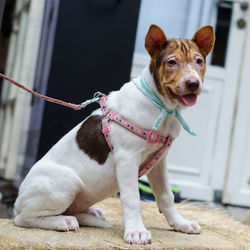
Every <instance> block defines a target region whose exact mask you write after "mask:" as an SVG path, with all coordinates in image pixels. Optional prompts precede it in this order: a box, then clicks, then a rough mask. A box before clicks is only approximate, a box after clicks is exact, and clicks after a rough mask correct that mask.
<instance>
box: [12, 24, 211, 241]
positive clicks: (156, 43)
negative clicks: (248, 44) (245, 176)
mask: <svg viewBox="0 0 250 250" xmlns="http://www.w3.org/2000/svg"><path fill="white" fill-rule="evenodd" d="M214 41H215V35H214V31H213V27H212V26H210V25H207V26H203V27H201V28H200V29H198V30H197V31H196V32H195V34H194V36H193V38H192V39H190V40H189V39H179V38H177V39H170V40H168V39H167V37H166V35H165V33H164V32H163V30H162V29H161V28H160V27H158V26H157V25H151V26H150V28H149V30H148V33H147V35H146V37H145V48H146V50H147V51H148V53H149V55H150V57H151V62H150V65H149V66H148V67H147V68H145V69H144V71H143V73H142V76H143V79H145V81H146V82H147V84H148V87H149V88H150V90H151V91H152V92H153V93H154V94H155V95H156V96H157V98H158V99H160V100H161V102H162V103H163V104H164V105H165V107H166V108H167V109H168V110H172V111H173V112H174V111H175V112H177V110H178V111H180V110H181V109H183V108H186V107H188V106H192V105H194V104H195V103H196V100H197V96H198V95H199V94H200V93H201V90H202V84H203V81H204V75H205V71H206V56H207V55H208V54H209V52H210V51H211V50H212V48H213V45H214ZM107 106H108V109H109V110H112V111H115V112H117V113H119V114H120V115H121V116H122V117H125V118H126V119H128V120H129V121H132V122H133V124H136V125H137V126H140V127H143V128H147V129H151V128H152V126H153V125H154V122H155V120H157V118H158V116H159V114H160V110H159V108H158V107H157V106H156V105H155V104H154V103H153V102H152V100H150V99H149V98H148V97H147V96H145V94H144V93H143V92H142V91H141V90H140V89H139V88H138V87H137V86H136V85H135V83H134V82H133V81H130V82H128V83H125V84H124V85H123V86H122V87H121V89H120V90H119V91H114V92H111V93H110V94H109V95H108V97H107ZM104 118H106V117H105V116H104V114H103V112H102V108H100V109H97V110H95V111H94V112H93V113H92V114H91V115H90V116H89V117H88V118H86V119H85V120H84V121H83V122H82V123H80V124H78V125H77V126H76V127H75V128H73V129H72V130H71V131H70V132H69V133H67V134H66V135H65V136H64V137H63V138H62V139H61V140H60V141H59V142H58V143H57V144H55V145H54V146H53V147H52V148H51V150H50V151H49V152H48V153H47V154H46V155H45V156H44V157H43V158H42V159H41V160H39V161H38V162H37V163H36V164H35V165H34V166H33V167H32V168H31V170H30V172H29V173H28V175H27V176H26V178H25V179H24V181H23V182H22V184H21V186H20V188H19V194H18V198H17V200H16V202H15V206H14V212H15V218H14V223H15V225H17V226H20V227H35V228H42V229H52V230H58V231H70V230H77V229H79V226H94V227H105V228H109V227H111V224H110V223H109V222H107V221H105V217H104V213H103V211H102V210H101V209H98V208H91V206H92V205H93V204H95V203H97V202H99V201H101V200H103V199H105V198H107V197H110V196H112V195H113V194H115V193H117V192H118V191H119V192H120V200H121V204H122V210H123V223H124V240H125V241H126V242H127V243H130V244H133V243H134V244H149V243H151V233H150V231H148V230H147V229H146V228H145V226H144V224H143V220H142V216H141V206H140V197H139V191H138V172H139V171H140V169H141V167H142V166H143V164H144V163H145V162H147V161H148V158H150V157H151V156H152V154H153V153H155V152H158V151H159V149H160V148H161V146H162V145H161V144H159V143H149V142H148V141H147V140H145V139H143V138H141V137H140V136H137V135H135V134H134V133H132V132H131V131H129V130H127V129H125V128H124V127H123V126H120V124H117V123H116V122H109V136H110V145H111V147H109V146H110V145H108V143H107V141H106V140H105V136H104V134H103V133H102V132H103V127H102V121H103V119H104ZM132 129H133V128H132ZM180 129H181V124H180V120H178V119H177V116H175V115H168V116H167V117H165V118H164V119H163V120H162V121H161V124H160V127H159V129H158V131H157V133H159V134H160V135H161V136H163V137H167V136H171V138H175V137H177V136H178V134H179V132H180ZM157 139H158V137H157ZM111 151H112V152H111ZM166 154H167V150H166V151H165V152H164V153H163V157H162V158H161V159H160V160H159V161H158V162H157V164H155V166H154V167H153V168H151V169H150V171H149V172H148V173H147V177H148V180H149V183H150V186H151V187H152V190H153V193H154V196H155V199H156V201H157V204H158V207H159V210H160V212H162V213H163V214H164V216H165V218H166V220H167V222H168V224H169V226H170V227H172V228H173V229H174V230H176V231H180V232H183V233H188V234H198V233H200V232H201V227H200V226H199V225H198V224H197V223H196V222H192V221H189V220H186V219H184V218H183V217H182V216H181V215H180V214H179V213H178V211H177V210H176V208H175V206H174V198H173V194H172V191H171V189H170V186H169V181H168V177H167V166H166V161H165V159H164V156H166ZM151 158H152V157H151Z"/></svg>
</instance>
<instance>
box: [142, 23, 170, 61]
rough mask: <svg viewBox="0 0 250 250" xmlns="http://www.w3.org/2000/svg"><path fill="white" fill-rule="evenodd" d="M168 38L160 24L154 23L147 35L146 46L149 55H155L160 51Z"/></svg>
mask: <svg viewBox="0 0 250 250" xmlns="http://www.w3.org/2000/svg"><path fill="white" fill-rule="evenodd" d="M167 40H168V39H167V37H166V35H165V33H164V31H163V30H162V29H161V28H160V27H159V26H157V25H155V24H152V25H151V26H150V27H149V30H148V33H147V35H146V37H145V48H146V50H147V51H148V53H149V55H150V56H151V57H153V56H154V55H155V54H156V53H159V51H160V50H161V48H162V47H163V45H164V44H165V43H166V42H167Z"/></svg>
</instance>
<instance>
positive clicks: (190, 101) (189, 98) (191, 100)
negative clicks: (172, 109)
mask: <svg viewBox="0 0 250 250" xmlns="http://www.w3.org/2000/svg"><path fill="white" fill-rule="evenodd" d="M181 100H182V101H183V102H184V104H186V105H187V106H193V105H195V103H196V100H197V95H195V94H188V95H183V96H181Z"/></svg>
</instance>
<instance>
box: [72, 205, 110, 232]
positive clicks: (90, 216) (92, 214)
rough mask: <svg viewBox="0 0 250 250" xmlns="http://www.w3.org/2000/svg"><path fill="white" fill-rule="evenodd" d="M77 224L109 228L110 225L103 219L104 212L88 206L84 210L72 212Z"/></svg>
mask: <svg viewBox="0 0 250 250" xmlns="http://www.w3.org/2000/svg"><path fill="white" fill-rule="evenodd" d="M74 216H75V217H76V219H77V221H78V223H79V225H81V226H89V227H103V228H111V227H112V225H111V224H110V223H109V222H107V221H105V216H104V213H103V212H102V210H101V209H100V208H89V209H87V210H86V211H84V212H82V213H78V214H74Z"/></svg>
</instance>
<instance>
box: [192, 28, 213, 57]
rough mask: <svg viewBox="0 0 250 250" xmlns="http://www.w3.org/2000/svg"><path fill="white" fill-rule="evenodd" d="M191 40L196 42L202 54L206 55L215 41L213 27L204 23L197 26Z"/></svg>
mask: <svg viewBox="0 0 250 250" xmlns="http://www.w3.org/2000/svg"><path fill="white" fill-rule="evenodd" d="M192 40H193V41H194V42H196V44H197V45H198V47H199V48H200V50H201V53H202V54H203V55H204V56H207V55H208V54H209V52H210V51H211V50H212V48H213V46H214V42H215V35H214V28H213V26H211V25H206V26H203V27H201V28H199V29H198V30H197V31H196V32H195V34H194V36H193V38H192Z"/></svg>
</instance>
